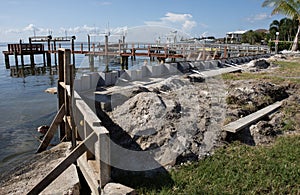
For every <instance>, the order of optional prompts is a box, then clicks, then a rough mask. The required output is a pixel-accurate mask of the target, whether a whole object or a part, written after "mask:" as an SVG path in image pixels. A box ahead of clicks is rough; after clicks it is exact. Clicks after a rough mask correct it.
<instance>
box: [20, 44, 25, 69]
mask: <svg viewBox="0 0 300 195" xmlns="http://www.w3.org/2000/svg"><path fill="white" fill-rule="evenodd" d="M20 54H21V65H22V68H24V55H23V49H22V40H20Z"/></svg>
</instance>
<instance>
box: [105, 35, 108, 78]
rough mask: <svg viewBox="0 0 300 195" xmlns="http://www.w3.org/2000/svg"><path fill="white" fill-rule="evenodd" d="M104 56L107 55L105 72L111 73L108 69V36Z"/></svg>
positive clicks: (106, 36)
mask: <svg viewBox="0 0 300 195" xmlns="http://www.w3.org/2000/svg"><path fill="white" fill-rule="evenodd" d="M104 55H105V65H106V68H105V72H108V71H109V67H108V35H105V48H104Z"/></svg>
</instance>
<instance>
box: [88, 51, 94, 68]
mask: <svg viewBox="0 0 300 195" xmlns="http://www.w3.org/2000/svg"><path fill="white" fill-rule="evenodd" d="M89 62H90V71H91V72H94V71H95V59H94V55H93V54H89Z"/></svg>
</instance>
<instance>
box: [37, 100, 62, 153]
mask: <svg viewBox="0 0 300 195" xmlns="http://www.w3.org/2000/svg"><path fill="white" fill-rule="evenodd" d="M64 115H65V105H64V104H63V105H62V106H61V107H60V109H59V111H58V113H57V114H56V116H55V118H54V120H53V121H52V123H51V125H50V127H49V129H48V131H47V133H46V135H45V136H44V139H43V141H42V142H41V144H40V146H39V148H38V150H37V153H39V152H42V151H44V150H46V149H47V147H48V146H49V144H50V141H51V140H52V138H53V136H54V134H55V131H56V130H57V127H58V125H59V124H60V123H61V122H62V121H63V117H64Z"/></svg>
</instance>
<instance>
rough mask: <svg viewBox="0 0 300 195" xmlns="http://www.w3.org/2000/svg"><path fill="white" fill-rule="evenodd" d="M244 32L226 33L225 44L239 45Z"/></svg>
mask: <svg viewBox="0 0 300 195" xmlns="http://www.w3.org/2000/svg"><path fill="white" fill-rule="evenodd" d="M246 32H247V31H246V30H240V31H234V32H228V33H226V43H240V42H241V41H242V37H243V34H244V33H246Z"/></svg>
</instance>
